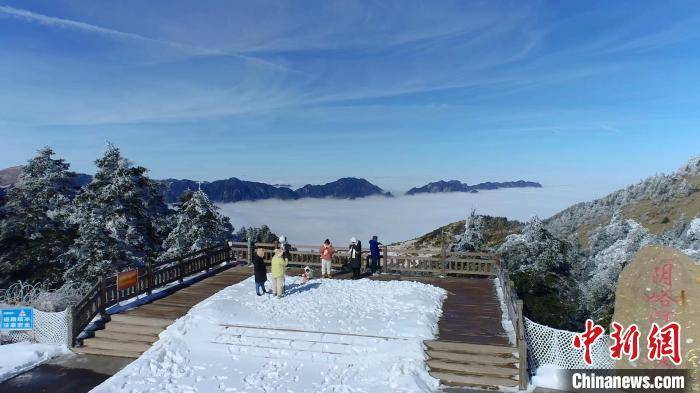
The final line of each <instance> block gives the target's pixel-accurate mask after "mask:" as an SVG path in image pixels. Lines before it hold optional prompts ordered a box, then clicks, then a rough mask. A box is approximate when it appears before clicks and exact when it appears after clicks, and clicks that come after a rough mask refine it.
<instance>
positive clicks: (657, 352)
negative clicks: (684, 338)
mask: <svg viewBox="0 0 700 393" xmlns="http://www.w3.org/2000/svg"><path fill="white" fill-rule="evenodd" d="M647 341H648V344H647V348H648V349H649V352H648V353H647V357H648V358H649V360H663V359H664V358H668V359H670V360H671V361H672V362H673V364H675V365H679V364H680V363H681V348H680V342H681V326H680V325H679V324H678V323H677V322H670V323H668V324H666V325H664V327H662V328H659V325H657V324H656V322H654V323H652V324H651V331H649V336H647Z"/></svg>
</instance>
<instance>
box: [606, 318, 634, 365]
mask: <svg viewBox="0 0 700 393" xmlns="http://www.w3.org/2000/svg"><path fill="white" fill-rule="evenodd" d="M612 328H613V332H612V334H610V337H612V339H613V340H614V341H615V342H614V343H613V345H611V346H610V357H612V358H613V359H617V360H620V359H622V354H623V353H624V354H625V355H627V356H628V358H629V360H631V361H635V360H637V358H639V328H638V327H637V325H635V324H632V325H630V327H628V328H627V330H625V329H624V328H623V326H622V325H620V324H619V323H617V322H613V323H612ZM623 332H624V334H623Z"/></svg>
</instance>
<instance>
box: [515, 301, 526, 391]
mask: <svg viewBox="0 0 700 393" xmlns="http://www.w3.org/2000/svg"><path fill="white" fill-rule="evenodd" d="M516 304H517V318H518V330H517V332H516V334H517V344H518V358H519V359H518V360H519V363H520V366H519V369H518V372H519V373H520V375H519V377H520V378H519V379H518V381H519V384H520V386H519V388H520V390H525V389H527V343H526V342H525V328H524V324H523V301H522V300H520V299H518V301H517V302H516Z"/></svg>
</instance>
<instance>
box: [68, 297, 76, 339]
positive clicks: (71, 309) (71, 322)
mask: <svg viewBox="0 0 700 393" xmlns="http://www.w3.org/2000/svg"><path fill="white" fill-rule="evenodd" d="M66 322H67V323H68V328H67V329H66V330H67V333H68V334H67V337H66V346H67V347H68V348H72V347H74V346H75V336H76V334H75V327H76V325H77V324H76V321H75V306H74V305H72V304H69V305H68V308H66Z"/></svg>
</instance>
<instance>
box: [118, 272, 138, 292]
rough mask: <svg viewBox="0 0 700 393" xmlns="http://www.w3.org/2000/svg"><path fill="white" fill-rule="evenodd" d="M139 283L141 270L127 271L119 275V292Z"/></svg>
mask: <svg viewBox="0 0 700 393" xmlns="http://www.w3.org/2000/svg"><path fill="white" fill-rule="evenodd" d="M138 281H139V269H133V270H127V271H125V272H121V273H118V274H117V290H119V291H121V290H124V289H127V288H131V287H134V286H136V284H137V283H138Z"/></svg>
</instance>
